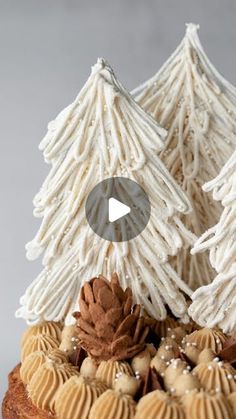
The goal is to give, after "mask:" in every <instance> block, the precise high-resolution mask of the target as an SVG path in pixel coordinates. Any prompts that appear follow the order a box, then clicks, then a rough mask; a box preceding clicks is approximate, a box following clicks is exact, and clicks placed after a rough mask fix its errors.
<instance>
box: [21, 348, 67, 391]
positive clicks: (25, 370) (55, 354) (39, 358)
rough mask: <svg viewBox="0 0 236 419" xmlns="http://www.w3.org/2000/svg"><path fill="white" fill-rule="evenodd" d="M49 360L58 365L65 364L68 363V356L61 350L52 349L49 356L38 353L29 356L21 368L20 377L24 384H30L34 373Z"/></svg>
mask: <svg viewBox="0 0 236 419" xmlns="http://www.w3.org/2000/svg"><path fill="white" fill-rule="evenodd" d="M48 360H51V361H54V362H56V363H58V364H64V363H66V362H67V356H66V355H65V353H63V352H62V351H60V350H59V349H52V350H51V351H49V352H48V353H47V354H45V353H44V352H42V351H38V352H33V353H32V354H30V355H28V356H27V357H26V358H25V359H24V361H23V362H22V364H21V368H20V377H21V380H22V381H23V383H24V384H28V383H29V382H30V380H31V378H32V377H33V375H34V373H35V372H36V371H37V370H38V369H39V367H41V365H42V364H44V363H45V362H46V361H48Z"/></svg>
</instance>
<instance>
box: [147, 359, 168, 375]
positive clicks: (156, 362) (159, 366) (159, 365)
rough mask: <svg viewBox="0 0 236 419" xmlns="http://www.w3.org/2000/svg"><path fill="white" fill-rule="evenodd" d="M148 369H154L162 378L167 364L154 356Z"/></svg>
mask: <svg viewBox="0 0 236 419" xmlns="http://www.w3.org/2000/svg"><path fill="white" fill-rule="evenodd" d="M150 367H151V368H155V370H156V371H157V372H158V373H159V374H160V375H162V376H163V374H164V373H165V371H166V368H167V367H168V363H167V362H166V361H164V360H163V359H161V358H159V357H158V356H154V358H152V360H151V363H150Z"/></svg>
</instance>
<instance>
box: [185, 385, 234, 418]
mask: <svg viewBox="0 0 236 419" xmlns="http://www.w3.org/2000/svg"><path fill="white" fill-rule="evenodd" d="M182 402H183V405H184V407H185V412H186V418H187V419H234V415H233V412H232V409H231V408H230V404H229V402H228V401H227V399H226V397H225V396H224V395H223V394H222V393H208V392H205V391H203V390H202V391H200V392H195V391H193V392H190V393H189V394H187V395H186V396H183V398H182Z"/></svg>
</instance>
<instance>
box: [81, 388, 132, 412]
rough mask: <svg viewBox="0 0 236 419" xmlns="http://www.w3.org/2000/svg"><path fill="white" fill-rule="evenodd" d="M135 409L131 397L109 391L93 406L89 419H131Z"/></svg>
mask: <svg viewBox="0 0 236 419" xmlns="http://www.w3.org/2000/svg"><path fill="white" fill-rule="evenodd" d="M135 407H136V403H135V401H134V400H133V399H132V397H131V396H129V395H126V394H122V393H119V392H116V391H114V390H110V389H109V390H107V391H105V393H103V394H102V395H101V396H100V397H99V398H98V399H97V400H96V402H95V403H94V404H93V406H92V409H91V410H90V414H89V419H132V418H133V417H134V415H135Z"/></svg>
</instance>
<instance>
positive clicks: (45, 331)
mask: <svg viewBox="0 0 236 419" xmlns="http://www.w3.org/2000/svg"><path fill="white" fill-rule="evenodd" d="M61 333H62V324H61V323H56V322H42V323H39V324H36V325H35V326H32V327H29V328H28V329H26V331H25V332H24V333H23V336H22V339H21V346H22V347H23V346H24V345H25V342H26V341H27V340H28V339H29V338H30V337H31V336H36V335H49V336H52V337H53V338H55V339H56V340H58V342H60V341H61Z"/></svg>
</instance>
